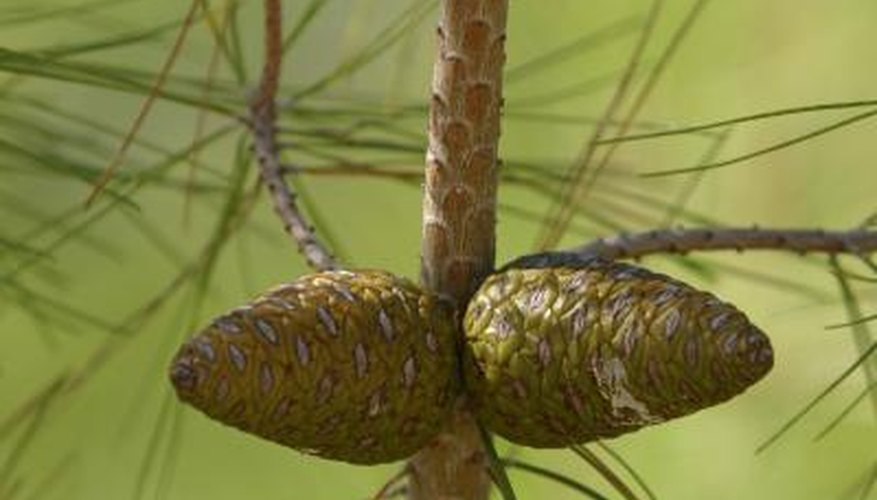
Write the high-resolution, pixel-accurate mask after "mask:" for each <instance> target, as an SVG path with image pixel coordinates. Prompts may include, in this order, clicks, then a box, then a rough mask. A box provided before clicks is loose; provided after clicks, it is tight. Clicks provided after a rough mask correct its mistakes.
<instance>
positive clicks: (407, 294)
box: [170, 271, 458, 464]
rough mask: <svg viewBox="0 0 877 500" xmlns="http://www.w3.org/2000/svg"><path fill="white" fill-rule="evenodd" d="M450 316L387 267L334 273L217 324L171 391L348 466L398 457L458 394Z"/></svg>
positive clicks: (187, 359) (178, 372)
mask: <svg viewBox="0 0 877 500" xmlns="http://www.w3.org/2000/svg"><path fill="white" fill-rule="evenodd" d="M450 318H453V311H452V310H451V309H450V307H449V306H448V305H447V304H446V303H444V302H442V301H441V300H439V299H438V298H437V297H436V296H434V295H431V294H426V293H424V292H423V291H422V290H421V289H419V288H417V287H416V286H415V285H413V284H412V283H410V282H408V281H407V280H404V279H401V278H398V277H394V276H393V275H391V274H389V273H386V272H382V271H357V272H349V271H330V272H324V273H318V274H314V275H310V276H305V277H303V278H300V279H298V280H296V281H294V282H292V283H290V284H286V285H282V286H279V287H277V288H275V289H273V290H271V291H269V292H267V293H266V294H265V295H263V296H261V297H259V298H258V299H256V300H254V301H253V302H251V303H250V304H248V305H246V306H244V307H241V308H238V309H235V310H233V311H231V312H230V313H229V314H226V315H224V316H221V317H219V318H217V319H215V320H214V321H213V322H212V323H211V324H210V325H209V326H207V327H206V328H205V329H204V330H203V331H202V332H200V333H199V334H198V335H197V336H195V337H194V338H193V339H192V340H191V341H189V342H188V343H186V344H185V345H184V346H183V347H182V348H181V349H180V351H179V353H178V354H177V356H176V358H175V359H174V361H173V363H172V365H171V368H170V377H171V381H172V383H173V385H174V387H175V389H176V391H177V395H178V397H179V398H180V399H181V400H182V401H184V402H186V403H188V404H190V405H192V406H194V407H195V408H197V409H199V410H201V411H202V412H204V413H205V414H207V415H208V416H210V417H212V418H213V419H216V420H218V421H220V422H223V423H225V424H228V425H231V426H234V427H237V428H238V429H241V430H243V431H246V432H249V433H252V434H255V435H258V436H260V437H262V438H265V439H268V440H271V441H274V442H276V443H279V444H282V445H284V446H288V447H291V448H295V449H297V450H299V451H303V452H306V453H311V454H315V455H319V456H322V457H325V458H329V459H334V460H342V461H347V462H352V463H361V464H372V463H380V462H389V461H394V460H399V459H402V458H405V457H407V456H409V455H411V454H413V453H414V452H415V451H417V450H418V449H420V448H421V447H422V446H424V445H425V444H426V443H427V442H428V441H429V440H430V439H431V438H432V437H433V436H435V435H436V434H437V433H438V432H439V429H440V426H441V424H442V422H443V421H444V419H445V418H447V415H448V413H449V412H450V409H451V403H452V401H453V399H454V395H455V393H456V392H457V382H456V381H457V380H458V377H457V376H456V372H457V367H456V366H457V364H456V355H455V350H454V343H453V338H454V337H453V332H452V331H450V329H451V328H452V325H453V321H452V320H451V319H450Z"/></svg>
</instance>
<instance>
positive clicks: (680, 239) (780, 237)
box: [570, 227, 877, 259]
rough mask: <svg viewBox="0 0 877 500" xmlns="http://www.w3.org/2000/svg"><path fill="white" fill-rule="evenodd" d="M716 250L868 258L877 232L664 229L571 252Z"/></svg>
mask: <svg viewBox="0 0 877 500" xmlns="http://www.w3.org/2000/svg"><path fill="white" fill-rule="evenodd" d="M706 250H710V251H715V250H736V251H744V250H787V251H791V252H796V253H799V254H806V253H814V252H817V253H828V254H838V253H846V254H853V255H868V254H871V253H874V252H877V230H868V229H852V230H848V231H825V230H822V229H761V228H758V227H749V228H699V229H684V228H680V229H660V230H654V231H647V232H642V233H634V234H622V235H618V236H613V237H609V238H601V239H598V240H594V241H592V242H590V243H587V244H585V245H582V246H580V247H576V248H573V249H571V250H570V253H574V254H579V255H600V256H602V257H606V258H611V259H636V258H640V257H644V256H646V255H650V254H656V253H664V254H666V253H670V254H686V253H689V252H694V251H706Z"/></svg>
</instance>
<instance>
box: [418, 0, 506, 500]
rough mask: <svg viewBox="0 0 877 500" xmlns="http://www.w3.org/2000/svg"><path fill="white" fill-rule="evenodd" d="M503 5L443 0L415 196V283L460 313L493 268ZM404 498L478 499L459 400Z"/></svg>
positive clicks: (475, 447) (481, 489) (475, 438)
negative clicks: (420, 184)
mask: <svg viewBox="0 0 877 500" xmlns="http://www.w3.org/2000/svg"><path fill="white" fill-rule="evenodd" d="M507 11H508V2H507V0H444V1H443V2H442V14H441V21H440V24H439V28H438V54H437V58H436V62H435V67H434V76H433V83H432V96H431V102H430V113H429V149H428V151H427V156H426V182H425V192H424V197H423V247H422V256H421V257H422V263H421V271H422V280H423V285H424V286H425V287H426V288H428V289H430V290H433V291H436V292H439V293H441V294H444V295H447V296H449V297H451V298H452V299H453V300H454V301H455V302H456V303H457V305H458V306H465V304H466V302H467V301H468V299H469V297H470V296H471V295H472V293H473V292H474V290H475V289H476V288H477V286H478V284H479V283H480V282H481V280H482V279H484V277H485V276H487V274H489V273H490V272H491V270H492V269H493V261H494V253H495V252H494V250H495V226H496V186H497V143H498V140H499V118H500V107H501V104H502V80H501V79H502V67H503V64H504V62H505V52H504V42H505V26H506V14H507ZM461 340H462V339H461ZM409 466H410V470H411V479H410V484H409V498H411V499H416V500H426V499H429V500H436V499H443V500H444V499H448V500H449V499H466V500H478V499H486V498H487V497H488V496H489V493H490V477H489V475H488V472H487V456H486V454H485V451H484V449H483V447H482V444H481V439H480V434H479V431H478V428H477V424H476V423H475V419H474V417H472V415H471V414H470V413H469V412H468V411H467V408H466V401H465V396H463V397H461V399H460V401H459V406H458V409H457V411H456V413H455V414H454V417H453V418H452V419H451V421H450V422H448V424H447V427H446V429H445V431H444V432H443V433H442V434H441V435H440V436H439V437H438V438H437V439H436V440H435V441H434V442H433V443H432V444H431V445H430V446H428V447H427V448H425V449H423V450H421V451H420V452H419V453H418V454H417V455H416V456H415V457H414V458H413V459H412V460H411V462H410V463H409Z"/></svg>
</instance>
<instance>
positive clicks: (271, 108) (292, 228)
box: [250, 0, 337, 270]
mask: <svg viewBox="0 0 877 500" xmlns="http://www.w3.org/2000/svg"><path fill="white" fill-rule="evenodd" d="M282 57H283V33H282V30H281V13H280V0H265V63H264V66H263V68H262V81H261V84H260V86H259V92H258V94H257V95H256V96H255V98H254V99H253V100H252V102H251V103H250V128H251V129H252V132H253V147H254V149H255V153H256V158H257V159H258V161H259V169H260V172H261V176H262V181H263V182H264V183H265V185H266V186H267V187H268V191H270V193H271V197H272V199H273V201H274V211H275V212H277V215H278V216H279V217H280V219H281V220H282V221H283V227H284V229H286V232H287V233H289V234H290V235H291V236H292V238H293V239H294V240H295V243H296V245H298V248H299V251H300V252H301V253H302V254H303V255H304V257H305V259H306V260H307V263H308V265H309V266H310V267H312V268H314V269H318V270H325V269H334V268H335V267H337V264H336V262H335V259H334V257H332V254H331V253H329V251H328V250H327V249H326V247H324V246H323V244H322V243H321V242H320V241H319V240H318V239H317V237H316V236H315V235H314V228H313V227H312V226H311V225H310V224H309V223H308V221H307V219H306V218H305V217H304V215H303V214H302V212H301V210H300V209H299V208H298V204H296V201H295V193H293V192H292V191H291V190H290V189H289V186H288V185H287V184H286V182H285V181H284V180H283V173H282V171H283V167H282V164H281V162H280V156H279V153H278V148H277V141H276V138H275V127H274V121H275V118H276V115H277V109H276V104H275V98H276V95H277V87H278V82H279V79H280V63H281V60H282Z"/></svg>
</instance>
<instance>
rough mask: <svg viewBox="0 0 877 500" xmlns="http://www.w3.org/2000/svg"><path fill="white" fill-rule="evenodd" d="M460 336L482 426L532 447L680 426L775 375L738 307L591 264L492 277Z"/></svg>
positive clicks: (675, 284) (665, 280) (674, 284)
mask: <svg viewBox="0 0 877 500" xmlns="http://www.w3.org/2000/svg"><path fill="white" fill-rule="evenodd" d="M543 265H544V264H543ZM464 327H465V330H466V340H467V344H468V348H469V350H468V352H467V355H466V356H467V359H466V360H465V361H464V366H463V369H464V372H465V376H466V385H467V390H468V391H469V392H470V394H472V396H473V398H474V400H475V401H474V402H475V406H476V408H477V412H478V414H479V417H480V418H481V420H482V421H483V422H484V424H485V425H486V426H487V427H488V428H489V429H490V430H491V431H493V432H496V433H497V434H499V435H501V436H503V437H504V438H506V439H508V440H510V441H513V442H516V443H519V444H523V445H527V446H534V447H562V446H569V445H571V444H576V443H583V442H586V441H590V440H594V439H599V438H607V437H613V436H617V435H619V434H623V433H625V432H631V431H634V430H637V429H639V428H641V427H643V426H646V425H650V424H655V423H658V422H662V421H664V420H668V419H671V418H675V417H680V416H683V415H687V414H689V413H692V412H695V411H697V410H699V409H702V408H705V407H708V406H711V405H714V404H717V403H720V402H722V401H725V400H727V399H729V398H731V397H733V396H735V395H737V394H739V393H740V392H742V391H743V390H744V389H746V388H747V387H749V386H750V385H752V384H753V383H755V382H756V381H758V380H759V379H760V378H761V377H763V376H764V375H765V374H766V373H767V372H768V371H769V370H770V368H771V366H772V365H773V353H772V350H771V346H770V343H769V341H768V338H767V337H766V336H765V334H764V333H763V332H761V331H760V330H759V329H758V328H756V327H755V326H753V325H752V324H751V323H750V322H749V321H748V320H747V318H746V316H744V315H743V313H742V312H740V311H739V310H737V309H736V308H735V307H734V306H732V305H730V304H728V303H725V302H722V301H721V300H719V299H717V298H716V297H715V296H713V295H712V294H709V293H707V292H702V291H699V290H696V289H694V288H692V287H690V286H688V285H686V284H685V283H682V282H680V281H677V280H674V279H672V278H669V277H667V276H664V275H661V274H656V273H653V272H650V271H647V270H645V269H642V268H639V267H635V266H631V265H628V264H623V263H616V262H610V261H607V260H603V259H596V258H595V259H591V260H588V261H587V262H586V263H578V264H570V263H566V264H564V263H561V264H560V265H559V266H558V267H550V266H546V267H538V266H537V267H536V268H530V269H508V270H505V271H502V272H499V273H497V274H494V275H492V276H490V277H489V278H488V279H487V280H486V281H485V282H484V283H483V284H482V286H481V288H480V289H479V290H478V292H476V294H475V296H474V298H473V299H472V300H471V301H470V303H469V306H468V310H467V312H466V316H465V320H464Z"/></svg>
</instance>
